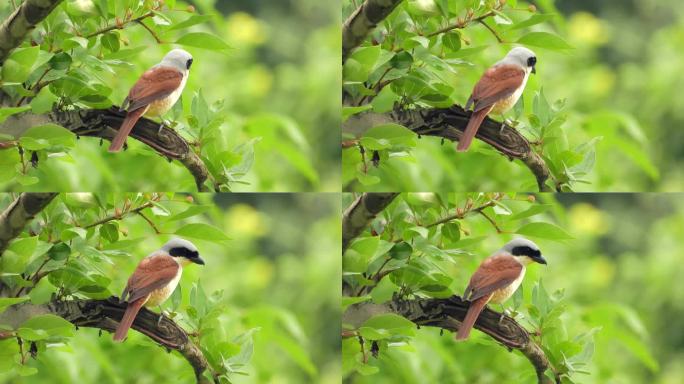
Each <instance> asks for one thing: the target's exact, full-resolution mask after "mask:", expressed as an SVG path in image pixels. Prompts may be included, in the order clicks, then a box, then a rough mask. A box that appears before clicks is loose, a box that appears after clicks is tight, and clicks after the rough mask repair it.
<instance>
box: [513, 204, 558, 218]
mask: <svg viewBox="0 0 684 384" xmlns="http://www.w3.org/2000/svg"><path fill="white" fill-rule="evenodd" d="M549 209H551V205H550V204H534V205H533V206H531V207H530V208H528V209H526V210H524V211H522V212H518V213H516V214H514V215H512V216H511V217H509V220H520V219H524V218H526V217H532V216H536V215H539V214H540V213H544V212H546V211H548V210H549Z"/></svg>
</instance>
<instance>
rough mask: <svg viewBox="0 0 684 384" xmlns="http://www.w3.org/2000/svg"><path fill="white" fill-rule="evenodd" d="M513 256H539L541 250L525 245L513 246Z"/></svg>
mask: <svg viewBox="0 0 684 384" xmlns="http://www.w3.org/2000/svg"><path fill="white" fill-rule="evenodd" d="M511 254H512V255H513V256H529V257H540V256H541V252H540V251H539V250H538V249H532V248H530V247H528V246H527V245H523V246H519V247H513V249H512V250H511Z"/></svg>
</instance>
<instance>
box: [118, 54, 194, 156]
mask: <svg viewBox="0 0 684 384" xmlns="http://www.w3.org/2000/svg"><path fill="white" fill-rule="evenodd" d="M191 65H192V55H190V53H188V52H186V51H184V50H182V49H174V50H171V51H170V52H169V53H167V54H166V56H164V58H163V59H162V61H161V63H159V64H157V65H155V66H154V67H152V68H150V69H149V70H147V72H145V73H143V74H142V76H140V79H138V81H137V82H136V83H135V85H133V88H131V90H130V92H129V93H128V96H127V97H126V99H125V100H124V102H123V103H122V104H121V110H122V111H123V110H125V111H127V114H126V118H125V119H124V121H123V123H121V127H119V132H117V134H116V136H115V137H114V139H113V140H112V144H111V145H110V146H109V152H119V151H120V150H121V148H122V147H123V145H124V143H125V142H126V137H128V135H129V134H130V133H131V130H132V129H133V127H134V126H135V123H137V122H138V119H140V117H141V116H142V115H146V116H152V117H157V116H162V115H163V114H165V113H166V112H168V111H169V110H170V109H171V107H173V105H174V104H176V101H178V98H179V97H180V95H181V93H183V88H185V83H186V82H187V81H188V75H189V73H188V72H189V70H190V66H191Z"/></svg>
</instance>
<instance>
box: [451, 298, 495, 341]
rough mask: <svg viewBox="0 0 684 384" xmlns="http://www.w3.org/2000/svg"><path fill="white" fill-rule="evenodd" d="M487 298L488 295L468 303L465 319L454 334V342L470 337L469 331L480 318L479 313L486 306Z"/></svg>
mask: <svg viewBox="0 0 684 384" xmlns="http://www.w3.org/2000/svg"><path fill="white" fill-rule="evenodd" d="M489 296H490V295H487V296H483V297H480V298H479V299H477V300H475V301H473V302H472V303H470V307H469V308H468V313H466V316H465V319H463V322H462V323H461V326H460V327H459V328H458V333H456V340H465V339H467V338H468V336H470V330H471V329H473V325H475V321H476V320H477V318H478V317H479V316H480V312H482V310H483V309H484V307H485V305H487V301H489Z"/></svg>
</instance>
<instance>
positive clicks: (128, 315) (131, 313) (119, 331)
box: [114, 297, 145, 341]
mask: <svg viewBox="0 0 684 384" xmlns="http://www.w3.org/2000/svg"><path fill="white" fill-rule="evenodd" d="M143 304H145V298H144V297H143V298H140V299H138V300H136V301H134V302H132V303H128V307H126V312H125V313H124V315H123V317H122V318H121V322H119V326H118V327H116V332H115V333H114V341H123V339H125V338H126V335H128V329H129V328H131V325H133V320H135V316H137V315H138V312H139V311H140V308H142V306H143Z"/></svg>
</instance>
